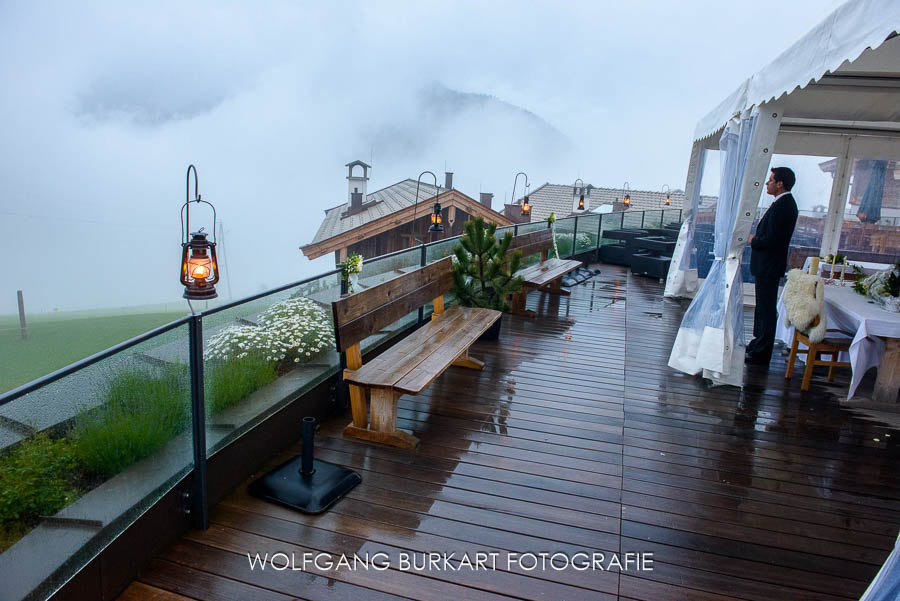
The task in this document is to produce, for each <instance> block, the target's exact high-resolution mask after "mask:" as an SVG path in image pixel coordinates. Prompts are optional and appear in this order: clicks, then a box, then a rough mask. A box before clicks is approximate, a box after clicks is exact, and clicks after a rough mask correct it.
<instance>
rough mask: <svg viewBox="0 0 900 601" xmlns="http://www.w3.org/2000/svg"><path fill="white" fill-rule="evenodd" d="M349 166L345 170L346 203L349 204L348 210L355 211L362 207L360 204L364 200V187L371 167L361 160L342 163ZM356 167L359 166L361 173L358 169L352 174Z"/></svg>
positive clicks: (367, 181)
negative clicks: (346, 170) (347, 169)
mask: <svg viewBox="0 0 900 601" xmlns="http://www.w3.org/2000/svg"><path fill="white" fill-rule="evenodd" d="M344 166H345V167H348V168H349V171H348V172H347V204H348V206H349V209H348V212H349V213H355V212H356V211H359V210H360V209H361V208H362V204H363V203H364V202H365V201H366V187H367V184H368V183H369V169H371V168H372V166H371V165H367V164H365V163H363V162H362V161H353V162H352V163H347V164H346V165H344ZM356 167H360V168H361V169H362V175H360V174H359V171H360V170H359V169H357V171H356V175H354V174H353V169H354V168H356Z"/></svg>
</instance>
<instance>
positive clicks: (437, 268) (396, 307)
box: [331, 257, 500, 448]
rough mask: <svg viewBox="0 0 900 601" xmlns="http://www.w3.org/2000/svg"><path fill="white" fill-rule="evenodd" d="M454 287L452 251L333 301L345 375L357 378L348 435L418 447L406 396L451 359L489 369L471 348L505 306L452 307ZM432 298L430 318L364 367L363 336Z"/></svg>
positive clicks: (350, 380) (353, 383)
mask: <svg viewBox="0 0 900 601" xmlns="http://www.w3.org/2000/svg"><path fill="white" fill-rule="evenodd" d="M452 288H453V269H452V263H451V260H450V257H446V258H444V259H441V260H439V261H436V262H434V263H431V264H430V265H426V266H425V267H420V268H418V269H415V270H413V271H410V272H409V273H405V274H403V275H400V276H398V277H396V278H393V279H391V280H388V281H386V282H383V283H381V284H378V285H376V286H372V287H371V288H367V289H365V290H363V291H362V292H358V293H356V294H352V295H349V296H345V297H343V298H341V299H340V300H337V301H334V302H333V303H332V304H331V307H332V312H333V314H334V332H335V340H336V344H337V349H338V352H343V353H345V356H346V359H347V369H346V370H345V371H344V380H345V381H346V382H348V383H349V384H350V405H351V409H352V411H353V422H352V423H351V424H350V425H348V426H347V427H346V428H345V429H344V434H345V435H346V436H352V437H355V438H361V439H364V440H369V441H373V442H380V443H384V444H389V445H393V446H397V447H404V448H415V447H416V446H417V445H418V443H419V439H418V438H416V437H415V436H413V435H411V434H409V433H407V432H404V431H402V430H398V429H397V401H398V399H399V398H400V395H401V394H403V393H407V394H419V393H420V392H422V391H423V390H424V389H425V388H427V387H428V386H429V385H430V384H431V382H432V381H434V380H435V378H437V377H438V376H440V375H441V374H442V373H443V372H444V370H446V369H447V368H448V367H450V366H451V365H457V366H460V367H467V368H469V369H482V368H483V367H484V363H482V362H481V361H479V360H478V359H474V358H472V357H470V356H469V347H470V346H471V345H472V343H474V342H475V341H476V340H478V337H479V336H481V334H483V333H484V332H485V330H487V329H488V328H489V327H490V326H491V325H492V324H493V323H494V322H495V321H497V320H498V319H499V318H500V312H499V311H494V310H492V309H480V308H473V307H460V306H453V307H450V308H449V309H447V310H446V311H445V310H444V293H446V292H448V291H450V290H451V289H452ZM432 299H433V300H434V314H433V315H432V317H431V322H430V323H428V324H427V325H424V326H422V327H421V328H419V329H418V330H416V331H415V332H413V333H412V334H410V335H409V336H407V337H406V338H404V339H403V340H401V341H400V342H398V343H397V344H395V345H394V346H392V347H391V348H389V349H387V350H386V351H384V352H383V353H381V354H380V355H378V356H377V357H375V358H374V359H372V360H371V361H369V362H368V363H366V364H365V365H363V363H362V353H361V351H360V346H359V343H360V342H361V341H362V340H364V339H365V338H368V337H369V336H371V335H373V334H375V333H377V332H379V331H380V330H382V329H383V328H384V327H386V326H388V325H390V324H392V323H394V322H395V321H397V320H398V319H400V318H402V317H403V316H405V315H408V314H409V313H411V312H413V311H415V310H416V309H418V308H419V307H422V306H424V305H425V304H427V303H428V302H429V301H430V300H432ZM367 393H368V396H369V397H370V408H369V411H368V413H367V411H366V396H367Z"/></svg>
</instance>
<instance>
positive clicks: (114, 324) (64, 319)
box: [0, 311, 185, 393]
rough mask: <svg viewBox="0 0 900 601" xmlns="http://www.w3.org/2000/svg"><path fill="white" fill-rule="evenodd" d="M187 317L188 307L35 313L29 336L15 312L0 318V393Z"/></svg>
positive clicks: (30, 322) (29, 327) (29, 324)
mask: <svg viewBox="0 0 900 601" xmlns="http://www.w3.org/2000/svg"><path fill="white" fill-rule="evenodd" d="M184 315H185V311H178V312H156V313H132V314H124V315H123V314H121V312H116V313H113V312H111V313H108V314H102V313H97V312H92V313H83V314H78V313H71V314H65V313H59V314H52V315H35V316H33V317H30V318H28V324H27V325H28V340H22V338H21V331H20V330H19V318H18V317H17V316H15V315H3V316H0V393H2V392H6V391H8V390H12V389H13V388H16V387H17V386H21V385H22V384H26V383H28V382H30V381H31V380H34V379H35V378H39V377H41V376H43V375H45V374H48V373H50V372H52V371H55V370H57V369H60V368H62V367H65V366H66V365H69V364H70V363H74V362H75V361H78V360H79V359H84V358H85V357H88V356H90V355H93V354H94V353H97V352H100V351H102V350H104V349H107V348H109V347H111V346H113V345H115V344H118V343H120V342H123V341H125V340H128V339H129V338H134V337H135V336H137V335H139V334H143V333H144V332H146V331H148V330H152V329H153V328H156V327H159V326H161V325H163V324H166V323H169V322H170V321H174V320H176V319H178V318H180V317H183V316H184Z"/></svg>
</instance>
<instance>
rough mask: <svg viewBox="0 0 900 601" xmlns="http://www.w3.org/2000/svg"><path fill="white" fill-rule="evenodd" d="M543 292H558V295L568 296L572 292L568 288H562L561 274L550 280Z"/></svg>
mask: <svg viewBox="0 0 900 601" xmlns="http://www.w3.org/2000/svg"><path fill="white" fill-rule="evenodd" d="M544 292H547V293H549V294H558V295H560V296H569V295H571V294H572V293H571V292H569V291H568V290H563V287H562V276H560V277H558V278H556V279H555V280H553V281H552V282H550V283H549V284H547V287H546V288H544Z"/></svg>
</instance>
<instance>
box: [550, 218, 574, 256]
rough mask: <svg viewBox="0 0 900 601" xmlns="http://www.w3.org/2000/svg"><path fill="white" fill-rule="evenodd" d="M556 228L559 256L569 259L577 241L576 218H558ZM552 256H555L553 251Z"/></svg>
mask: <svg viewBox="0 0 900 601" xmlns="http://www.w3.org/2000/svg"><path fill="white" fill-rule="evenodd" d="M554 229H555V230H556V248H557V249H558V250H559V256H560V257H561V258H563V259H568V258H569V257H571V256H572V251H573V246H574V243H575V238H574V235H575V218H574V217H569V218H566V219H557V220H556V223H555V224H554ZM550 256H553V253H551V254H550Z"/></svg>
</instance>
